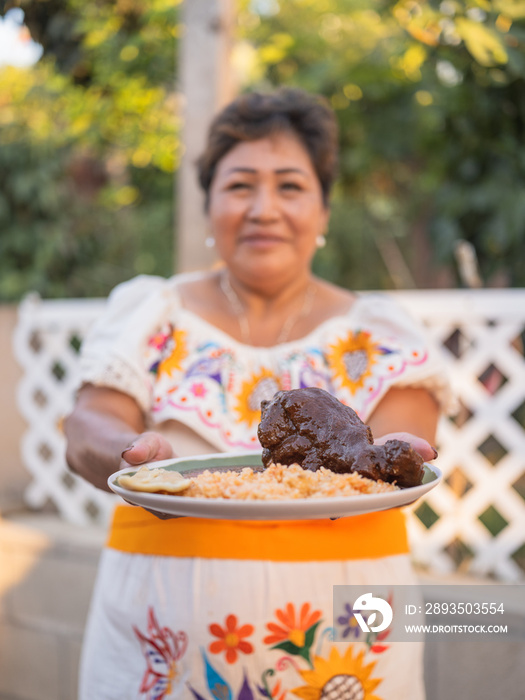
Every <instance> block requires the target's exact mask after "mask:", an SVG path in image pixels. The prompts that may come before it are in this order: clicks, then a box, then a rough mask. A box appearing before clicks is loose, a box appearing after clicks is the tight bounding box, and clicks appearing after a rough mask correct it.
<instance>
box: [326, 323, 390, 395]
mask: <svg viewBox="0 0 525 700" xmlns="http://www.w3.org/2000/svg"><path fill="white" fill-rule="evenodd" d="M383 352H384V349H383V348H381V347H380V346H379V345H378V344H377V343H375V342H374V341H373V340H372V338H371V336H370V333H367V332H366V331H357V332H356V333H353V332H352V331H350V332H349V333H348V335H347V336H346V337H345V338H342V339H341V340H339V341H338V342H336V343H334V344H333V345H329V346H328V352H327V354H326V361H327V362H328V365H329V366H330V369H331V370H332V372H333V374H334V377H335V378H336V379H338V380H339V381H340V382H341V385H342V386H343V387H344V388H346V389H348V390H349V391H350V393H352V394H355V393H356V391H357V390H358V389H361V388H362V387H363V386H364V384H365V381H366V379H367V378H368V377H370V376H371V375H372V367H373V365H375V364H376V362H377V360H376V357H377V355H379V354H383Z"/></svg>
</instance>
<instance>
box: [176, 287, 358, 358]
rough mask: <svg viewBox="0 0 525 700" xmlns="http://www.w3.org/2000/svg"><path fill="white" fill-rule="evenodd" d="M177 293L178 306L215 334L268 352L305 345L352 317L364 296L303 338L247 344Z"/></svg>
mask: <svg viewBox="0 0 525 700" xmlns="http://www.w3.org/2000/svg"><path fill="white" fill-rule="evenodd" d="M175 293H176V295H177V301H178V307H179V310H180V312H181V313H183V314H184V315H186V316H187V317H189V318H191V319H193V320H194V321H197V322H198V323H200V324H201V325H203V326H206V327H207V328H210V329H211V330H212V331H213V333H214V334H215V335H219V336H222V337H223V338H225V339H226V340H227V341H228V343H229V344H234V345H237V346H238V347H241V348H243V349H244V350H246V351H253V352H261V351H267V352H277V351H282V350H283V348H288V347H290V346H294V345H295V346H298V345H305V344H306V343H307V342H308V341H309V340H310V339H311V338H313V337H314V336H315V335H317V334H318V333H319V331H320V330H321V329H324V328H325V327H326V326H327V325H332V324H334V323H336V322H337V323H340V322H341V320H345V321H347V320H348V319H349V318H351V317H352V316H353V315H354V314H355V312H356V310H357V309H358V307H359V306H361V304H362V301H363V299H364V297H363V296H362V295H361V294H358V293H355V292H354V293H355V295H356V297H355V300H354V303H353V304H352V306H351V307H350V308H349V309H348V311H347V312H346V313H344V314H336V315H335V316H330V317H329V318H327V319H325V320H324V321H322V322H321V323H319V324H318V325H317V326H316V327H315V328H313V329H312V330H311V331H310V332H309V333H307V334H306V335H304V336H302V337H301V338H295V339H294V340H287V341H286V342H284V343H279V344H278V345H247V344H246V343H243V342H242V341H240V340H237V339H236V338H234V337H233V336H231V335H230V334H229V333H227V332H226V331H223V330H222V328H219V327H218V326H216V325H214V324H213V323H211V322H210V321H207V320H206V319H204V318H202V316H199V315H198V314H196V313H195V312H194V311H191V310H190V309H187V308H186V307H185V306H183V304H182V300H181V298H180V295H179V293H178V290H177V289H176V288H175Z"/></svg>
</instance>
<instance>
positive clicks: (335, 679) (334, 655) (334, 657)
mask: <svg viewBox="0 0 525 700" xmlns="http://www.w3.org/2000/svg"><path fill="white" fill-rule="evenodd" d="M364 655H365V652H364V651H361V652H359V653H357V654H356V656H354V653H353V648H352V645H350V646H349V647H348V649H347V650H346V652H345V653H344V655H343V656H341V655H340V653H339V651H338V650H337V649H336V647H332V648H331V650H330V656H329V657H328V659H324V658H322V657H320V656H315V657H314V663H313V668H312V669H311V670H306V671H299V673H300V675H301V676H302V679H303V681H304V682H305V683H306V685H303V686H301V687H298V688H294V689H293V690H292V691H291V692H292V693H293V694H294V695H296V696H297V697H299V698H304V700H325V698H330V700H380V698H379V696H377V695H375V694H374V693H373V691H374V690H375V688H377V686H378V685H379V684H380V683H381V681H382V679H381V678H371V675H372V671H373V670H374V666H375V665H376V662H375V661H372V662H371V663H369V664H368V665H365V664H364V663H363V657H364Z"/></svg>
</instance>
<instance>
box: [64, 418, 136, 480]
mask: <svg viewBox="0 0 525 700" xmlns="http://www.w3.org/2000/svg"><path fill="white" fill-rule="evenodd" d="M65 432H66V437H67V450H66V460H67V463H68V465H69V467H70V468H71V469H72V471H74V472H76V473H77V474H79V475H80V476H82V477H83V478H84V479H87V481H89V482H91V483H92V484H93V485H94V486H96V487H97V488H100V489H104V490H106V491H109V488H108V486H107V479H108V477H109V476H110V475H111V474H113V472H116V471H117V470H118V469H119V467H120V461H121V454H122V451H123V450H125V449H126V447H128V446H129V445H130V444H131V443H132V442H133V440H134V439H135V438H136V437H137V436H138V435H139V433H138V432H137V431H136V430H134V429H133V428H132V427H131V426H129V425H128V424H126V423H125V422H124V421H123V420H122V419H121V418H116V417H115V416H111V415H107V414H100V413H96V412H94V411H91V410H89V409H88V410H84V409H79V410H76V411H73V413H72V414H71V415H70V416H69V417H68V418H67V419H66V422H65Z"/></svg>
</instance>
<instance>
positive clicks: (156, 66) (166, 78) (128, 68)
mask: <svg viewBox="0 0 525 700" xmlns="http://www.w3.org/2000/svg"><path fill="white" fill-rule="evenodd" d="M176 5H177V2H174V0H118V1H117V2H113V1H111V2H110V1H109V0H99V1H98V2H95V3H87V4H86V3H83V2H80V0H47V1H46V2H41V1H39V0H20V1H19V2H5V3H3V11H4V12H5V11H7V10H9V9H10V8H12V7H14V6H19V7H21V8H22V9H23V10H24V13H25V21H26V23H27V25H28V27H29V29H30V31H31V34H32V36H33V37H34V38H35V39H36V40H38V41H39V42H41V43H42V45H43V47H44V57H43V58H42V59H41V60H40V61H39V63H38V64H36V65H35V66H33V67H32V68H31V69H18V68H13V67H4V68H1V69H0V300H17V299H19V298H20V297H21V296H22V295H23V294H24V293H25V292H26V291H28V290H36V291H37V292H39V293H40V294H41V295H42V296H45V297H60V296H73V297H75V296H79V297H80V296H97V295H100V296H102V295H106V294H107V293H108V292H109V290H110V289H111V288H112V287H113V286H114V285H115V284H116V283H117V282H119V281H122V280H124V279H128V278H129V277H132V276H133V275H135V274H137V273H140V272H142V273H157V274H163V275H170V274H171V273H172V270H173V221H174V207H175V203H174V198H173V173H174V171H175V170H176V167H177V163H178V158H179V139H178V131H179V119H178V117H177V113H178V111H179V110H178V109H177V102H178V99H179V97H178V96H177V94H176V92H175V82H174V76H175V73H176V50H175V49H176V43H177V37H178V30H179V25H178V22H177V8H176Z"/></svg>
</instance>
